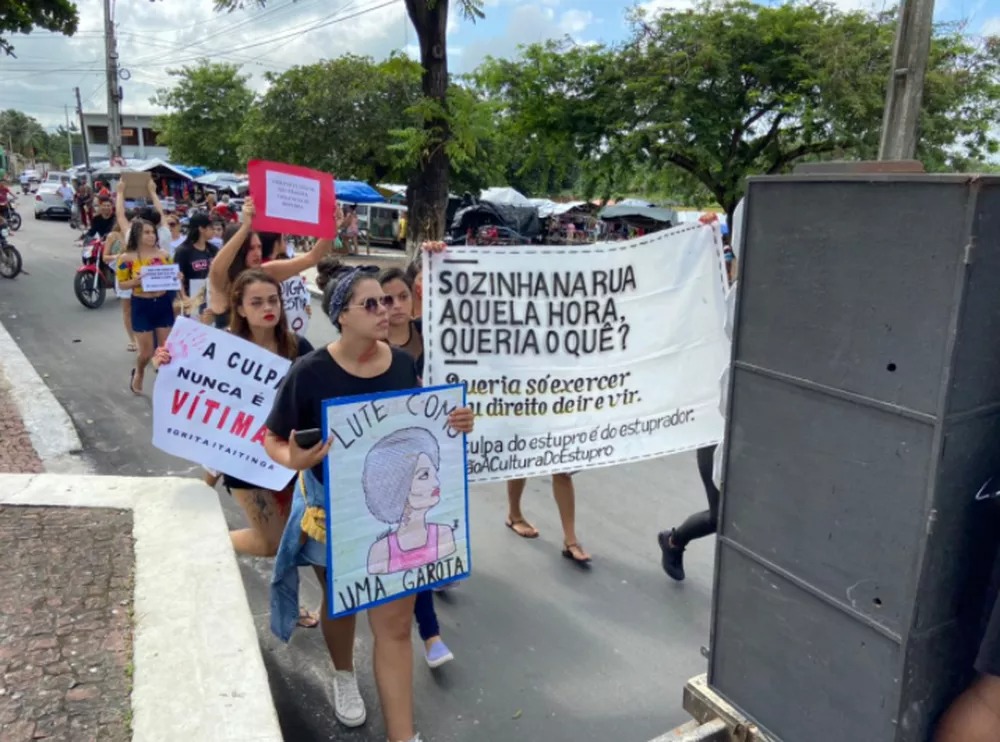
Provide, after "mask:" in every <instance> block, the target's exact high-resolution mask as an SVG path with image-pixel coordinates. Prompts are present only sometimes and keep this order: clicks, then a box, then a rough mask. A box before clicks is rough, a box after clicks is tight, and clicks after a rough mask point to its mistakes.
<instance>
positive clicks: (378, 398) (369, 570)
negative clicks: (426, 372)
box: [323, 385, 471, 616]
mask: <svg viewBox="0 0 1000 742" xmlns="http://www.w3.org/2000/svg"><path fill="white" fill-rule="evenodd" d="M464 404H465V390H464V389H463V387H462V386H460V385H452V386H448V387H437V388H430V387H428V388H425V389H411V390H407V391H402V392H388V393H385V394H374V395H365V396H359V397H351V398H345V399H334V400H328V401H327V402H326V403H325V404H324V407H323V427H324V429H325V430H326V432H327V436H328V437H332V438H333V439H334V443H333V446H332V447H331V448H330V453H329V455H328V457H327V460H326V513H327V524H326V532H327V539H326V541H327V565H329V568H328V569H327V594H328V595H329V596H330V614H331V616H345V615H349V614H351V613H356V612H357V611H363V610H365V609H366V608H371V607H372V606H374V605H378V604H379V603H384V602H386V601H389V600H392V599H394V598H398V597H401V596H403V595H409V594H410V593H414V592H418V591H421V590H426V589H428V588H430V587H434V586H436V585H443V584H445V583H448V582H454V581H455V580H459V579H462V578H464V577H468V575H469V570H470V568H471V561H470V550H469V495H468V483H467V480H466V465H465V435H464V434H463V433H457V432H455V431H454V430H452V429H451V428H449V427H448V413H449V412H451V411H452V410H454V409H456V408H458V407H462V406H463V405H464Z"/></svg>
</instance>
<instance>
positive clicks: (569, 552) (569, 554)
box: [562, 543, 591, 567]
mask: <svg viewBox="0 0 1000 742" xmlns="http://www.w3.org/2000/svg"><path fill="white" fill-rule="evenodd" d="M573 549H577V550H579V551H580V553H583V547H582V546H580V544H576V543H573V544H566V548H565V549H563V551H562V555H563V556H564V557H566V558H567V559H571V560H573V561H574V562H576V563H577V564H579V565H580V566H581V567H584V566H587V565H589V564H590V562H591V559H590V557H585V558H583V557H578V556H577V555H576V554H574V553H573Z"/></svg>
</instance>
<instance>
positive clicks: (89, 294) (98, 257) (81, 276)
mask: <svg viewBox="0 0 1000 742" xmlns="http://www.w3.org/2000/svg"><path fill="white" fill-rule="evenodd" d="M80 259H81V261H82V262H83V265H81V266H80V267H79V268H77V269H76V277H75V278H74V279H73V291H74V293H75V294H76V298H77V299H79V300H80V303H81V304H83V306H85V307H87V309H97V308H98V307H99V306H101V305H102V304H103V303H104V298H105V296H106V295H107V292H108V291H109V290H112V291H113V290H114V288H115V272H114V270H113V269H112V268H111V266H110V265H108V264H107V263H105V262H104V243H103V242H102V241H101V240H100V239H97V238H95V239H92V240H90V241H89V242H86V243H85V244H84V245H83V251H82V253H81V255H80Z"/></svg>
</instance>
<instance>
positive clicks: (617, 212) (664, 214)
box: [598, 204, 678, 224]
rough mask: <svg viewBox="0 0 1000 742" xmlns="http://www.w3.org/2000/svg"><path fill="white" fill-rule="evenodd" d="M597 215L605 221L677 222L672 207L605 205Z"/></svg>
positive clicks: (675, 213)
mask: <svg viewBox="0 0 1000 742" xmlns="http://www.w3.org/2000/svg"><path fill="white" fill-rule="evenodd" d="M598 216H599V217H600V218H601V219H603V220H604V221H606V222H609V221H633V222H642V221H646V222H658V223H660V224H677V221H678V220H677V212H676V211H674V210H673V209H657V208H654V207H651V206H624V205H622V204H616V205H615V206H605V207H604V208H603V209H601V213H600V214H598Z"/></svg>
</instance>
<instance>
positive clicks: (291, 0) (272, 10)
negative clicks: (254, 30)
mask: <svg viewBox="0 0 1000 742" xmlns="http://www.w3.org/2000/svg"><path fill="white" fill-rule="evenodd" d="M294 2H295V0H287V2H286V3H284V4H283V5H275V6H274V7H272V8H268V9H267V10H265V11H264V12H263V13H260V14H259V15H255V16H251V17H249V18H245V19H243V20H242V21H239V22H237V23H234V24H232V25H230V26H225V27H224V28H221V29H219V30H218V31H215V32H214V33H210V34H208V35H207V36H202V37H200V38H199V39H198V40H197V41H193V42H191V43H190V44H185V45H184V46H181V47H178V48H177V49H176V50H175V52H178V53H179V52H182V51H184V50H186V49H190V48H192V47H195V46H201V45H202V44H204V43H205V42H206V41H209V40H211V39H214V38H216V37H218V36H221V35H223V34H230V33H232V32H233V31H236V30H238V29H240V28H243V27H244V26H246V25H248V24H250V23H254V22H256V21H258V20H260V19H261V18H263V17H265V16H268V15H271V14H273V13H277V12H278V11H281V10H287V9H288V8H290V7H291V6H292V4H293V3H294ZM152 59H153V58H152V57H147V58H146V59H139V60H137V61H136V62H135V64H145V63H146V62H148V61H150V60H152Z"/></svg>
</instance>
